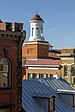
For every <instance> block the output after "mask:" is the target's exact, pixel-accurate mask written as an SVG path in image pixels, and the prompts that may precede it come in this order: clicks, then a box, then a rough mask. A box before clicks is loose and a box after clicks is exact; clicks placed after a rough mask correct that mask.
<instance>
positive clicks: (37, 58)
mask: <svg viewBox="0 0 75 112" xmlns="http://www.w3.org/2000/svg"><path fill="white" fill-rule="evenodd" d="M26 60H29V61H30V60H44V61H45V60H50V59H44V58H43V59H41V58H35V59H34V58H33V59H31V58H27V59H26Z"/></svg>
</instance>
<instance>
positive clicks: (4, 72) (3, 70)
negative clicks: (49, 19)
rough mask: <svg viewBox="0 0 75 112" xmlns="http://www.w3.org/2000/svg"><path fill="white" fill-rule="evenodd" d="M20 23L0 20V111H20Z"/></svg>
mask: <svg viewBox="0 0 75 112" xmlns="http://www.w3.org/2000/svg"><path fill="white" fill-rule="evenodd" d="M24 39H25V31H23V24H22V23H9V22H2V21H1V20H0V112H22V75H21V74H22V71H21V65H22V60H21V59H22V44H23V41H24Z"/></svg>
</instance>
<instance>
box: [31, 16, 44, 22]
mask: <svg viewBox="0 0 75 112" xmlns="http://www.w3.org/2000/svg"><path fill="white" fill-rule="evenodd" d="M31 20H41V21H43V19H42V18H41V17H40V16H39V15H38V14H36V15H35V16H34V17H33V18H32V19H31ZM43 22H44V21H43Z"/></svg>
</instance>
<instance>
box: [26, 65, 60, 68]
mask: <svg viewBox="0 0 75 112" xmlns="http://www.w3.org/2000/svg"><path fill="white" fill-rule="evenodd" d="M59 66H60V65H25V67H48V68H49V67H52V68H54V67H57V68H58V67H59Z"/></svg>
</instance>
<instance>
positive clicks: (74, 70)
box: [71, 65, 75, 76]
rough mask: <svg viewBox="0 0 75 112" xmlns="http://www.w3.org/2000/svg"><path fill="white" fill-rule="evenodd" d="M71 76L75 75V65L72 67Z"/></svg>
mask: <svg viewBox="0 0 75 112" xmlns="http://www.w3.org/2000/svg"><path fill="white" fill-rule="evenodd" d="M71 75H72V76H74V75H75V65H73V66H71Z"/></svg>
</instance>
